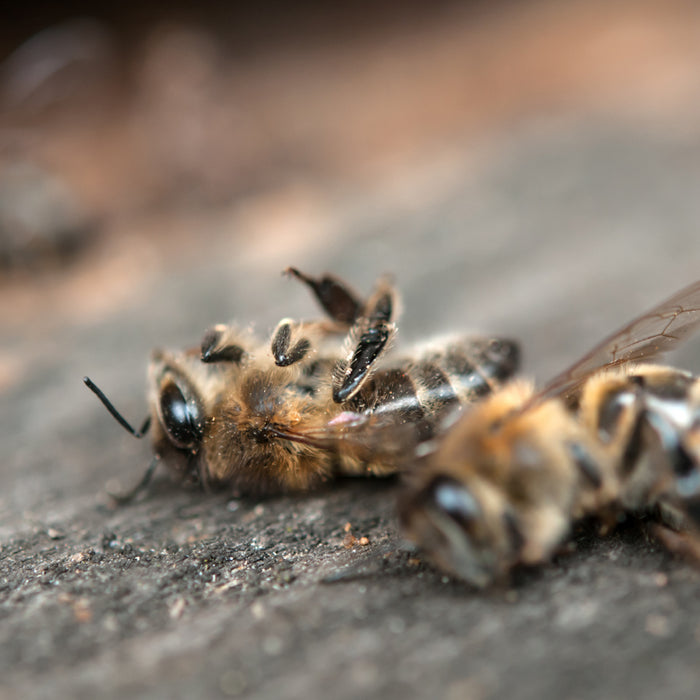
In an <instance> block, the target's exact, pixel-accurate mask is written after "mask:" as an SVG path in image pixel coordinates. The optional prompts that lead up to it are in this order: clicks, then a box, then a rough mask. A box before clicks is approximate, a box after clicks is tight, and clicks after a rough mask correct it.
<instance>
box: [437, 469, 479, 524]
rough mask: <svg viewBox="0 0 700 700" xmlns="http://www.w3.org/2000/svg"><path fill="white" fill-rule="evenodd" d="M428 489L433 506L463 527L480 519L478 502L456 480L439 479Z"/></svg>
mask: <svg viewBox="0 0 700 700" xmlns="http://www.w3.org/2000/svg"><path fill="white" fill-rule="evenodd" d="M429 488H430V491H431V494H432V500H433V502H434V503H435V505H436V506H437V507H438V508H440V510H442V511H443V512H444V513H447V515H449V516H450V517H451V518H453V519H454V520H456V521H457V522H458V523H459V524H460V525H462V526H463V527H466V526H468V525H469V524H470V523H472V522H474V520H476V519H477V518H479V517H480V515H481V508H480V507H479V503H478V501H477V500H476V499H475V498H474V496H472V494H471V493H470V492H469V491H468V490H467V489H466V488H465V487H464V486H463V485H462V484H461V483H460V482H459V481H457V480H456V479H451V478H449V477H440V478H438V479H435V481H433V483H432V484H431V486H430V487H429Z"/></svg>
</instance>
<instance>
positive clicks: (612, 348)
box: [532, 280, 700, 402]
mask: <svg viewBox="0 0 700 700" xmlns="http://www.w3.org/2000/svg"><path fill="white" fill-rule="evenodd" d="M699 325H700V280H699V281H697V282H695V283H694V284H691V285H690V286H689V287H686V288H685V289H682V290H681V291H680V292H677V293H676V294H674V295H673V296H672V297H671V298H670V299H666V301H664V302H662V303H661V304H659V305H658V306H655V307H654V308H653V309H650V310H649V311H647V312H646V313H644V314H642V315H641V316H638V317H637V318H635V319H634V320H633V321H630V322H629V323H628V324H627V325H626V326H623V327H622V328H621V329H620V330H618V331H616V332H615V333H613V334H612V335H610V336H608V337H607V338H605V339H604V340H603V341H602V342H600V343H598V345H596V346H595V347H594V348H593V349H592V350H591V351H590V352H588V353H587V354H586V355H584V356H583V357H582V358H581V359H580V360H579V361H578V362H576V363H574V364H573V365H571V366H570V367H568V368H567V369H565V370H564V371H563V372H561V373H560V374H558V375H557V376H556V377H554V379H552V380H551V381H550V382H549V383H548V384H547V386H546V387H545V388H544V389H542V391H540V392H539V393H537V394H536V395H535V396H534V397H533V399H532V402H536V401H541V400H543V399H548V398H552V397H554V396H560V397H562V398H564V399H569V398H571V397H573V396H575V395H576V393H577V392H578V390H579V389H580V388H581V385H582V384H583V383H584V382H585V381H586V379H588V377H590V375H591V374H593V373H595V372H597V371H599V370H601V369H606V368H608V367H619V366H620V365H624V364H627V363H628V362H638V361H645V362H646V361H650V360H653V359H655V358H657V357H658V356H659V355H661V354H663V353H665V352H668V351H669V350H672V349H673V348H674V347H676V346H677V345H678V344H680V343H681V342H683V340H685V339H686V338H687V337H688V336H689V335H691V334H692V333H693V332H694V331H695V330H696V329H697V327H698V326H699Z"/></svg>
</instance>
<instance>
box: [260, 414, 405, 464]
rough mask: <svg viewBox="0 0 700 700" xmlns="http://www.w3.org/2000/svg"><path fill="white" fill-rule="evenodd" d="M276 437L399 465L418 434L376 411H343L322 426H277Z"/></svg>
mask: <svg viewBox="0 0 700 700" xmlns="http://www.w3.org/2000/svg"><path fill="white" fill-rule="evenodd" d="M273 432H274V433H275V434H276V435H277V436H278V437H282V438H285V439H287V440H291V441H293V442H298V443H302V444H305V445H311V446H313V447H317V448H320V449H324V450H329V451H334V452H340V453H342V454H347V455H350V456H353V457H356V458H357V459H358V460H360V461H366V462H372V463H375V464H383V463H386V464H387V465H391V466H398V465H399V464H401V463H403V462H404V461H405V459H406V458H407V457H408V456H410V455H411V454H412V453H413V451H414V450H415V448H416V446H417V444H418V442H419V435H418V431H417V430H416V426H415V425H414V424H412V423H410V422H409V423H400V422H399V421H397V420H396V418H395V417H391V416H387V415H382V414H378V413H354V412H352V411H344V412H343V413H340V414H339V415H338V416H336V417H335V418H333V419H332V420H331V421H329V422H328V423H326V424H325V425H324V426H322V427H318V428H307V429H306V430H304V431H295V430H277V429H275V430H274V431H273Z"/></svg>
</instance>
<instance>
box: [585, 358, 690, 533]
mask: <svg viewBox="0 0 700 700" xmlns="http://www.w3.org/2000/svg"><path fill="white" fill-rule="evenodd" d="M580 416H581V420H582V421H583V422H584V425H585V426H586V427H587V428H588V430H590V431H591V432H592V433H593V434H594V435H595V437H596V438H597V440H598V441H599V442H600V444H601V445H602V447H603V448H604V449H605V450H607V451H608V454H609V455H610V457H611V459H610V461H609V462H608V464H609V466H608V468H607V473H606V472H605V470H603V473H602V474H601V476H602V478H603V481H604V482H607V483H611V484H614V491H615V492H616V501H617V502H618V504H619V506H621V507H622V508H623V509H624V510H629V511H645V510H649V509H653V508H658V509H659V510H660V514H661V516H662V518H663V519H664V520H665V521H667V522H668V524H670V525H672V526H674V527H678V526H680V525H683V524H684V521H685V520H687V519H688V518H690V520H692V521H693V522H694V523H695V525H696V526H698V525H700V468H699V465H700V380H699V379H697V378H695V377H693V376H692V375H691V374H690V373H688V372H684V371H682V370H677V369H673V368H670V367H663V366H659V365H646V366H644V365H643V366H639V367H635V368H632V369H631V370H630V371H628V372H619V373H608V374H602V375H600V376H599V377H595V378H593V379H591V380H589V382H588V383H587V385H586V386H585V387H584V390H583V394H582V398H581V406H580Z"/></svg>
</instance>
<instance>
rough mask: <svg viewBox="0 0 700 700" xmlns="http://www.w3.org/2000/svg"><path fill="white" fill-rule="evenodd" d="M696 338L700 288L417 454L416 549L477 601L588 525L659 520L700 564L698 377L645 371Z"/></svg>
mask: <svg viewBox="0 0 700 700" xmlns="http://www.w3.org/2000/svg"><path fill="white" fill-rule="evenodd" d="M698 325H700V282H696V283H695V284H693V285H692V286H690V287H688V288H686V289H683V290H682V291H680V292H678V293H677V294H675V295H674V296H673V297H671V298H670V299H668V300H667V301H665V302H663V303H661V304H659V305H658V306H656V307H655V308H653V309H651V310H650V311H648V312H647V313H645V314H643V315H641V316H639V317H638V318H636V319H634V320H633V321H631V322H630V323H628V324H627V325H626V326H625V327H624V328H622V329H620V330H619V331H618V332H616V333H614V334H612V335H611V336H609V337H608V338H606V339H605V340H603V341H602V342H601V343H600V344H598V345H597V346H596V347H595V348H594V349H593V350H591V351H590V352H589V353H588V354H586V355H585V356H584V357H583V358H582V359H581V360H580V361H578V362H577V363H575V364H574V365H573V366H571V367H570V368H569V369H567V370H565V371H564V372H562V373H561V374H559V375H558V376H556V377H555V378H554V379H553V380H552V381H551V382H550V383H549V384H547V385H546V387H545V388H544V389H543V390H541V391H539V392H537V391H535V389H534V387H533V385H532V384H531V383H529V382H525V381H522V380H515V381H512V382H510V383H508V384H506V385H505V386H504V387H503V388H501V389H500V390H498V391H496V392H494V393H493V394H492V395H491V396H489V397H487V398H486V399H484V401H483V402H481V403H479V404H476V405H474V406H473V407H469V408H468V409H467V410H466V411H465V412H464V413H463V415H462V416H461V417H460V419H459V421H457V422H456V424H455V425H454V426H453V427H452V428H451V429H450V430H449V431H447V432H446V433H445V435H444V436H443V438H442V439H441V440H438V442H437V444H433V449H432V450H427V449H426V447H427V446H426V445H424V446H422V447H421V448H419V449H422V451H423V452H424V453H426V454H424V455H423V456H422V457H421V458H417V460H416V463H415V464H414V466H413V469H412V470H410V471H409V475H408V485H407V488H406V491H405V493H404V494H403V496H402V497H401V498H400V503H399V516H400V521H401V524H402V527H403V531H404V533H405V534H406V536H407V537H408V539H409V540H412V541H413V542H414V543H415V544H417V545H418V547H419V548H420V549H422V550H423V551H424V552H425V554H426V555H427V556H428V557H429V558H430V559H431V560H432V561H433V562H434V563H435V564H436V565H437V566H438V567H439V568H441V569H443V570H444V571H446V572H449V573H450V574H453V575H455V576H457V577H459V578H461V579H464V580H465V581H467V582H469V583H470V584H472V585H474V586H475V587H479V588H481V587H484V586H487V585H488V584H490V583H492V582H494V581H497V580H503V579H504V578H506V577H507V574H508V573H509V572H510V571H511V570H512V569H513V568H514V567H515V566H517V565H536V564H540V563H543V562H545V561H547V560H549V559H550V558H551V557H552V555H553V554H554V553H555V552H556V550H557V548H559V547H560V546H561V544H562V543H563V542H564V540H565V539H566V538H567V536H568V535H569V534H570V533H571V531H572V526H573V524H574V523H576V522H577V521H580V520H582V519H584V518H586V519H588V518H591V517H592V518H595V519H598V520H599V521H600V523H601V529H602V530H603V532H604V531H606V530H607V529H609V527H610V526H611V525H612V524H614V523H615V522H617V520H618V519H622V518H624V517H625V516H626V515H627V514H651V515H653V516H655V517H656V519H657V520H658V521H659V522H660V525H657V526H656V531H657V533H658V534H659V535H660V539H662V540H663V541H664V543H665V544H668V545H671V546H672V547H675V546H677V547H678V549H683V548H685V549H686V550H690V551H693V550H694V551H695V552H699V551H700V535H699V533H700V466H699V465H700V378H698V377H694V376H693V375H692V374H690V373H688V372H685V371H683V370H680V369H674V368H672V367H666V366H661V365H657V364H646V363H648V362H649V361H651V360H653V359H654V358H656V357H658V356H659V355H660V354H662V353H664V352H666V351H668V350H670V349H671V348H673V347H674V346H676V345H677V344H678V343H679V342H680V341H681V340H683V339H684V338H685V337H687V336H688V335H689V334H690V333H691V332H692V331H694V330H696V329H697V327H698ZM679 530H680V531H681V532H682V531H684V530H685V531H687V532H684V533H683V534H682V535H678V534H677V531H679ZM684 544H685V545H688V546H685V547H684V546H683V545H684Z"/></svg>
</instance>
